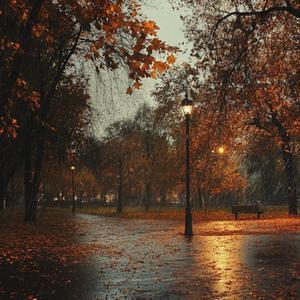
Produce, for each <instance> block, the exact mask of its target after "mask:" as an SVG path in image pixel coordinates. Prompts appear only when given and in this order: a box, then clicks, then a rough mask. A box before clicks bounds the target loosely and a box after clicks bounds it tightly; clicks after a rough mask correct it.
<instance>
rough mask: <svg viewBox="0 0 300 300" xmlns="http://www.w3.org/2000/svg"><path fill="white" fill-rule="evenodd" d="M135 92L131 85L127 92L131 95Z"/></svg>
mask: <svg viewBox="0 0 300 300" xmlns="http://www.w3.org/2000/svg"><path fill="white" fill-rule="evenodd" d="M132 92H133V90H132V87H129V88H128V89H127V91H126V94H128V95H131V94H132Z"/></svg>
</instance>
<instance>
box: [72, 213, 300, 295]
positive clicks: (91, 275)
mask: <svg viewBox="0 0 300 300" xmlns="http://www.w3.org/2000/svg"><path fill="white" fill-rule="evenodd" d="M78 218H80V219H81V220H82V219H84V220H85V221H86V225H87V227H88V228H89V229H88V232H87V234H86V235H85V237H84V239H87V240H93V241H99V240H100V242H101V243H104V244H109V245H110V246H112V247H113V249H114V250H116V252H115V253H114V254H113V255H112V256H107V257H103V256H101V255H100V256H98V257H96V258H94V260H93V262H92V264H91V265H90V266H89V267H86V268H83V270H82V272H83V273H82V274H81V275H82V276H83V278H84V280H86V290H85V292H84V294H82V296H83V297H84V299H256V298H257V299H278V298H282V299H300V275H299V273H300V266H299V265H300V259H299V258H300V257H299V249H300V235H293V234H284V235H256V236H255V235H221V236H216V235H214V236H208V235H206V236H201V235H195V236H194V237H193V238H192V239H191V240H188V239H185V238H184V237H183V236H182V233H181V232H182V228H181V226H180V225H178V224H177V223H174V222H161V221H140V220H123V219H106V218H101V217H95V216H86V215H81V216H78ZM233 222H234V221H233Z"/></svg>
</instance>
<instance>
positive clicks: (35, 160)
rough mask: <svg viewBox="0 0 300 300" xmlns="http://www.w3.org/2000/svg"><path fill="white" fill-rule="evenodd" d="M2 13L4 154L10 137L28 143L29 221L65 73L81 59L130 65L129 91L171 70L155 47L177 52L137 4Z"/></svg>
mask: <svg viewBox="0 0 300 300" xmlns="http://www.w3.org/2000/svg"><path fill="white" fill-rule="evenodd" d="M0 10H1V13H2V16H1V17H2V18H1V20H3V21H2V22H1V24H0V25H1V37H0V38H1V44H2V48H3V52H2V53H3V55H2V56H1V57H0V59H1V61H0V62H1V71H3V72H1V74H2V77H1V84H0V120H1V124H0V134H1V136H0V139H1V140H0V142H1V151H2V153H1V157H5V156H6V152H7V151H8V150H7V145H8V144H11V143H12V147H15V144H14V143H13V142H11V141H7V139H8V138H9V137H16V135H17V133H18V134H19V136H20V138H19V140H20V141H21V140H23V142H24V145H25V147H24V152H23V154H22V156H23V158H24V161H25V170H24V181H25V203H26V204H25V206H26V213H25V220H26V221H32V220H34V219H35V208H36V204H37V193H38V189H39V185H40V175H41V170H42V162H43V157H44V148H45V136H46V133H45V131H46V125H47V124H48V119H49V115H48V113H49V110H50V107H51V105H52V102H53V99H54V97H55V95H56V93H57V92H58V86H59V84H60V82H61V81H62V79H63V75H64V73H65V72H66V71H68V72H74V61H75V57H76V58H77V59H82V58H83V57H84V58H85V59H87V60H90V61H91V62H92V63H93V64H94V66H95V68H96V70H99V69H109V70H116V69H117V68H119V67H120V66H126V67H127V68H128V69H129V78H130V79H131V80H132V87H129V88H128V90H127V92H128V93H131V92H132V88H139V87H140V85H141V79H142V78H144V77H155V76H156V73H160V72H163V71H164V70H165V69H167V68H168V64H167V63H166V62H163V61H160V60H157V59H156V58H154V56H153V54H154V53H155V52H157V51H159V52H161V53H163V52H168V51H175V50H176V49H175V48H172V47H169V46H167V45H165V44H164V43H163V42H162V41H160V40H159V39H158V38H157V37H156V32H157V29H158V27H157V26H156V25H155V23H154V22H152V21H150V20H147V19H145V18H144V17H143V16H142V15H141V13H140V5H139V4H138V3H136V2H135V1H126V0H125V1H118V2H113V1H108V0H107V1H94V2H93V3H90V2H88V3H82V2H81V1H76V0H72V1H68V2H65V1H64V0H61V1H57V2H51V1H46V0H35V1H20V2H8V3H5V2H4V3H1V7H0ZM169 57H170V56H169ZM171 58H172V56H171ZM171 58H168V61H169V62H171V61H172V59H171ZM33 66H34V67H33ZM61 104H62V105H64V103H63V102H62V103H61ZM17 129H18V130H17ZM2 154H3V155H2ZM4 163H5V162H4ZM6 177H7V176H6ZM3 189H5V187H4V188H3Z"/></svg>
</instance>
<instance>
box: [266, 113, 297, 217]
mask: <svg viewBox="0 0 300 300" xmlns="http://www.w3.org/2000/svg"><path fill="white" fill-rule="evenodd" d="M271 116H272V122H273V123H274V124H275V126H276V127H277V130H278V133H279V136H280V138H281V141H282V146H281V150H282V151H281V153H282V159H283V161H284V168H285V172H286V176H287V182H288V195H287V200H288V201H287V202H288V206H289V215H297V214H298V210H297V193H296V183H295V174H296V172H295V164H294V157H293V154H292V149H291V146H290V145H291V139H290V136H289V135H288V133H287V130H286V129H285V127H284V126H283V125H282V123H281V122H280V121H279V119H278V117H277V115H276V113H275V112H273V113H272V115H271Z"/></svg>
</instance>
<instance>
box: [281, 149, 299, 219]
mask: <svg viewBox="0 0 300 300" xmlns="http://www.w3.org/2000/svg"><path fill="white" fill-rule="evenodd" d="M282 158H283V161H284V168H285V172H286V176H287V183H288V195H287V200H288V201H287V202H288V207H289V215H297V214H298V209H297V193H296V183H295V165H294V157H293V154H292V153H291V152H287V151H286V149H283V150H282Z"/></svg>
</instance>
